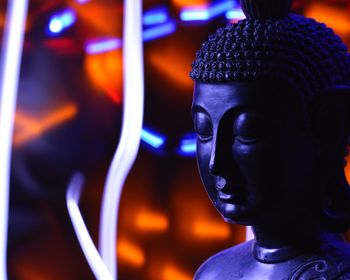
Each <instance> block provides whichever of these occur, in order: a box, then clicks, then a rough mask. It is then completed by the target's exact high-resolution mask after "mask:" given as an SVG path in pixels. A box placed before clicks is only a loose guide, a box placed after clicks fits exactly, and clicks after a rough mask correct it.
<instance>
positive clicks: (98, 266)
mask: <svg viewBox="0 0 350 280" xmlns="http://www.w3.org/2000/svg"><path fill="white" fill-rule="evenodd" d="M83 183H84V176H83V175H81V174H80V173H76V174H74V176H73V177H72V179H71V181H70V183H69V186H68V190H67V195H66V202H67V208H68V213H69V216H70V218H71V221H72V224H73V227H74V231H75V233H76V235H77V238H78V240H79V244H80V246H81V249H82V250H83V252H84V255H85V257H86V260H87V262H88V264H89V266H90V268H91V270H92V272H93V273H94V275H95V277H96V279H98V280H112V276H111V275H110V273H109V271H108V269H107V267H106V265H105V264H104V263H103V261H102V259H101V257H100V255H99V253H98V251H97V249H96V247H95V245H94V242H93V241H92V239H91V237H90V234H89V232H88V230H87V228H86V225H85V223H84V220H83V217H82V216H81V213H80V210H79V207H78V204H79V199H80V195H81V192H82V187H83Z"/></svg>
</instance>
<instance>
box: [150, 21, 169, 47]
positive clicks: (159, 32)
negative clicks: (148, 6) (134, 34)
mask: <svg viewBox="0 0 350 280" xmlns="http://www.w3.org/2000/svg"><path fill="white" fill-rule="evenodd" d="M175 30H176V23H175V21H169V22H167V23H164V24H159V25H156V26H154V27H149V28H147V29H145V30H144V31H143V40H144V41H145V42H147V41H151V40H154V39H158V38H161V37H164V36H167V35H170V34H172V33H174V32H175Z"/></svg>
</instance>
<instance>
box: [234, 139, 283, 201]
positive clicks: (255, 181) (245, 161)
mask: <svg viewBox="0 0 350 280" xmlns="http://www.w3.org/2000/svg"><path fill="white" fill-rule="evenodd" d="M275 154H276V150H275V146H274V145H273V143H272V142H271V141H268V140H267V141H263V140H262V141H259V142H256V143H254V144H249V145H245V144H241V143H238V142H237V141H235V143H234V144H233V146H232V157H233V160H234V162H235V163H236V169H238V170H239V173H240V174H241V176H242V177H243V181H244V185H245V186H246V188H247V191H248V192H249V195H250V196H251V197H257V196H261V193H264V192H266V190H267V188H269V187H271V185H274V184H275V182H274V181H275V177H276V174H278V172H279V170H278V163H277V162H276V156H275Z"/></svg>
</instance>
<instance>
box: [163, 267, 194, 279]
mask: <svg viewBox="0 0 350 280" xmlns="http://www.w3.org/2000/svg"><path fill="white" fill-rule="evenodd" d="M161 279H162V280H191V279H192V276H191V275H190V274H188V273H186V272H184V271H182V270H181V269H179V268H178V267H176V266H175V265H172V264H169V265H166V266H165V267H164V268H163V271H162V277H161Z"/></svg>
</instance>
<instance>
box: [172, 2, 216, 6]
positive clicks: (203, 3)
mask: <svg viewBox="0 0 350 280" xmlns="http://www.w3.org/2000/svg"><path fill="white" fill-rule="evenodd" d="M171 2H172V4H173V5H174V6H176V7H205V6H207V5H208V4H209V3H208V0H190V1H188V0H172V1H171Z"/></svg>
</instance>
